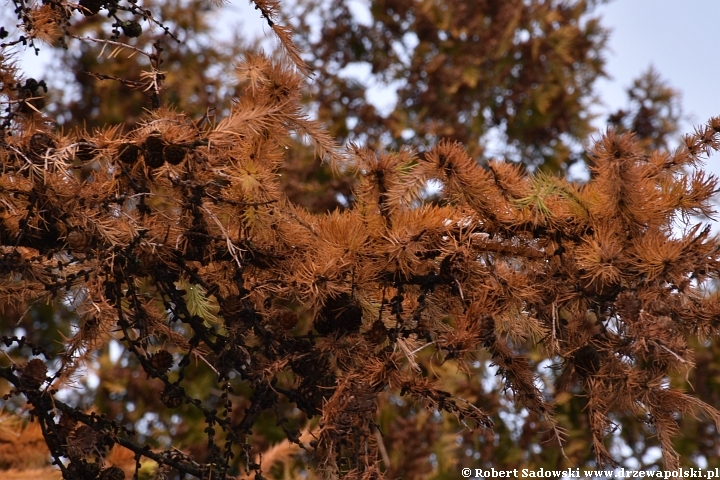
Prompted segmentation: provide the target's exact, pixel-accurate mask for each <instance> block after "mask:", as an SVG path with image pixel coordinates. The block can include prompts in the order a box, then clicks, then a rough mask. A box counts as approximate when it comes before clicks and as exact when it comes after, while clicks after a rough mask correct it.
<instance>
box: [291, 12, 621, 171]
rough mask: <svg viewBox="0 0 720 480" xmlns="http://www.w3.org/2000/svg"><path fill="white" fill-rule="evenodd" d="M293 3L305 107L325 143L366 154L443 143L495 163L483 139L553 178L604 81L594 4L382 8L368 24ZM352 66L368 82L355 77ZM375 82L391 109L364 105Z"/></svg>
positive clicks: (602, 35)
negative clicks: (306, 83)
mask: <svg viewBox="0 0 720 480" xmlns="http://www.w3.org/2000/svg"><path fill="white" fill-rule="evenodd" d="M298 3H299V4H300V6H299V8H298V9H297V11H296V15H294V19H295V20H294V21H295V22H296V23H297V30H298V32H299V33H300V35H299V39H298V42H299V45H300V46H301V47H302V49H303V51H304V52H306V58H307V61H308V63H309V64H310V65H311V66H312V67H313V71H314V72H315V73H316V78H315V81H314V82H313V85H312V92H313V99H314V101H315V102H316V104H317V109H318V116H319V118H320V119H321V120H326V121H328V123H329V124H330V126H329V130H330V132H331V133H332V134H333V135H337V136H340V137H342V138H347V139H350V140H351V141H361V142H363V143H365V144H367V145H369V146H371V147H374V148H377V147H385V146H387V145H388V143H390V145H391V146H392V147H394V148H397V147H399V146H400V145H413V146H416V147H427V146H430V145H434V144H435V143H437V142H438V141H439V140H440V139H442V138H446V139H449V140H453V141H459V142H461V143H463V144H465V145H466V148H467V149H468V153H469V154H470V156H471V157H476V158H477V157H482V156H485V157H486V158H487V157H492V156H493V153H492V152H486V151H485V149H486V143H487V137H488V136H493V138H494V139H495V140H494V141H495V143H501V144H505V148H504V150H505V151H504V155H505V157H507V158H508V159H510V160H514V161H522V162H524V163H526V164H528V165H532V166H534V167H537V166H542V168H544V169H548V170H553V171H554V170H557V169H558V168H560V167H561V166H563V165H565V164H566V163H569V162H572V161H577V160H578V159H580V155H579V154H580V152H581V151H582V148H580V146H581V144H582V143H583V142H584V141H585V140H586V139H587V137H588V135H589V134H590V132H592V130H593V129H592V127H591V125H590V122H591V120H592V116H591V115H589V114H588V112H587V107H588V106H589V104H590V103H591V102H592V100H593V85H594V82H595V80H596V79H597V78H599V77H602V76H604V75H605V72H604V70H603V66H604V59H603V55H602V52H603V48H604V46H605V41H606V38H607V31H606V30H605V29H604V28H602V27H601V25H600V22H599V19H598V18H596V17H593V16H592V7H593V4H594V2H592V1H590V2H585V1H570V2H554V1H553V2H545V1H524V0H512V1H504V2H496V1H482V0H480V1H473V2H467V1H463V0H446V1H442V2H438V1H434V0H381V1H373V2H371V4H370V11H369V12H368V15H367V16H368V17H369V18H361V17H358V16H356V15H353V13H352V12H351V2H344V1H341V0H332V1H330V2H320V1H317V0H300V1H299V2H298ZM310 12H312V13H314V14H315V15H319V16H320V18H321V20H320V25H321V28H320V31H319V32H318V31H316V30H317V28H313V23H316V22H315V21H314V20H313V19H314V18H315V17H314V16H313V15H310V14H309V13H310ZM353 66H354V67H362V66H366V67H367V69H369V74H368V75H367V76H368V77H369V79H370V80H369V81H366V82H364V83H361V82H358V81H357V80H355V79H354V75H353V72H352V70H351V69H350V67H353ZM368 84H369V85H368ZM375 84H378V85H388V86H391V87H397V88H398V92H397V96H398V98H397V104H396V105H395V107H394V110H393V111H392V112H389V113H386V112H383V111H379V110H378V109H377V108H376V107H375V106H374V104H373V102H372V101H371V100H372V98H371V96H372V95H373V93H372V90H371V89H370V88H371V87H372V86H374V85H375ZM478 139H481V140H480V141H478ZM388 140H390V142H388ZM495 148H496V149H497V147H495Z"/></svg>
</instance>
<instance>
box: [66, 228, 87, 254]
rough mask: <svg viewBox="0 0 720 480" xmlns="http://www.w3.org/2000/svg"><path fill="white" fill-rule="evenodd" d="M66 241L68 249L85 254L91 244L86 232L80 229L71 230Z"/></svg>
mask: <svg viewBox="0 0 720 480" xmlns="http://www.w3.org/2000/svg"><path fill="white" fill-rule="evenodd" d="M66 240H67V244H68V247H70V250H72V251H74V252H84V251H85V250H86V249H87V247H88V244H89V243H90V239H89V238H88V236H87V235H86V234H85V232H83V231H82V230H78V229H72V230H70V233H68V234H67V238H66Z"/></svg>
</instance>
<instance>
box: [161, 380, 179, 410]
mask: <svg viewBox="0 0 720 480" xmlns="http://www.w3.org/2000/svg"><path fill="white" fill-rule="evenodd" d="M160 401H161V402H162V403H163V405H165V406H166V407H168V408H178V407H179V406H180V405H182V404H183V402H184V401H185V396H184V392H183V390H182V389H181V388H179V387H176V386H173V385H168V386H166V387H165V389H164V390H163V391H162V393H161V394H160Z"/></svg>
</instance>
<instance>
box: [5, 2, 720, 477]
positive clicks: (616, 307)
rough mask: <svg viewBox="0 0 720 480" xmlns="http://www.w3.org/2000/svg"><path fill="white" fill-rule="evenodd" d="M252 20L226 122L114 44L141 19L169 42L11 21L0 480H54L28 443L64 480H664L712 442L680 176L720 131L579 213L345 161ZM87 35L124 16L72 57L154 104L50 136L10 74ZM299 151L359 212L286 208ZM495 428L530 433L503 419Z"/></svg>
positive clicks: (517, 195) (488, 178)
mask: <svg viewBox="0 0 720 480" xmlns="http://www.w3.org/2000/svg"><path fill="white" fill-rule="evenodd" d="M254 3H255V5H256V6H257V8H258V10H259V11H260V13H261V15H262V16H263V18H264V21H265V22H266V23H267V25H268V27H269V28H270V29H271V30H272V31H273V32H274V33H275V34H276V35H277V37H278V39H279V44H280V45H281V48H282V55H280V56H278V57H277V58H269V57H266V56H264V55H262V54H259V53H250V52H248V53H246V54H245V55H244V57H243V58H242V59H241V60H239V61H238V63H237V68H236V72H235V74H236V76H237V80H238V85H237V88H236V89H235V90H236V93H237V97H236V98H235V101H234V102H233V103H232V104H231V105H229V106H228V112H227V114H226V115H220V116H219V118H218V119H216V120H217V121H207V118H206V117H205V116H204V109H205V106H204V107H203V109H201V110H199V111H183V110H179V109H175V108H170V107H168V106H162V105H163V104H164V98H165V97H166V96H168V97H170V98H178V96H177V90H173V89H174V88H176V87H175V86H172V85H170V84H168V83H167V79H168V77H167V76H166V74H165V72H164V71H163V70H161V68H162V59H163V52H164V50H162V51H161V50H160V49H158V48H153V49H152V50H150V48H151V47H150V45H157V43H154V42H148V43H145V44H144V46H143V47H142V48H140V47H138V46H137V45H134V46H123V43H124V42H125V41H126V39H125V38H124V37H121V33H120V32H124V34H125V35H126V36H127V37H133V35H135V33H137V27H135V26H134V25H132V22H136V23H137V24H138V25H139V22H138V20H139V19H143V20H144V21H146V22H148V23H154V24H155V25H156V26H157V28H159V29H162V30H163V31H165V30H164V24H163V23H162V22H161V21H160V18H161V17H160V16H157V17H154V16H152V15H151V13H148V12H149V11H146V10H144V9H140V7H138V6H137V5H136V4H135V3H127V4H126V3H114V2H113V3H107V2H105V3H100V2H91V1H83V2H80V4H79V5H75V4H71V3H66V2H64V1H57V2H47V3H43V4H25V3H20V2H19V3H17V4H16V5H17V7H18V11H17V13H18V18H19V20H20V21H21V22H22V24H23V27H24V29H25V32H24V36H23V39H24V40H21V39H20V38H17V39H11V40H8V41H7V43H5V44H3V53H2V55H3V57H2V63H1V64H0V85H2V90H1V92H0V93H1V94H2V101H3V104H4V106H5V107H6V109H5V110H4V114H3V118H2V125H1V127H2V132H3V135H2V143H0V161H1V162H2V168H3V170H2V175H0V205H2V207H1V209H0V298H3V299H4V301H5V303H6V304H5V305H4V307H5V308H6V312H5V314H6V315H7V316H8V317H11V318H17V319H18V325H21V326H23V327H26V328H25V333H26V336H21V335H20V332H13V331H11V329H10V327H9V325H10V324H9V323H3V328H4V329H5V330H6V331H4V332H2V333H3V336H2V341H3V343H4V345H5V349H4V353H5V359H4V360H2V362H3V363H2V365H1V366H0V377H1V378H3V379H4V382H3V384H2V387H1V388H2V389H3V394H4V395H5V397H4V405H5V407H6V410H7V412H6V414H4V415H3V416H2V418H0V421H2V424H1V425H2V427H3V428H4V430H3V431H2V432H0V434H2V435H6V434H8V433H9V434H11V435H14V436H15V438H18V439H22V441H19V442H18V443H17V445H15V447H14V448H16V450H13V452H14V456H15V457H16V458H17V459H18V460H17V461H16V462H15V463H12V462H10V463H7V464H2V465H1V466H2V468H19V469H22V468H34V467H36V468H46V467H47V463H42V460H37V459H36V458H30V457H28V456H20V455H19V454H18V452H22V451H23V450H22V449H23V448H24V449H25V450H29V449H37V445H38V443H39V441H42V443H44V444H45V445H46V446H47V448H48V451H49V454H50V456H51V457H52V462H53V465H55V467H56V468H57V469H59V470H60V471H61V474H62V475H63V477H64V478H72V479H75V478H102V479H110V478H123V477H124V476H126V475H130V474H137V475H138V476H140V477H143V478H146V477H147V478H149V477H150V476H156V477H157V476H160V475H169V476H174V477H178V478H181V477H183V476H191V477H197V478H227V477H229V476H240V477H241V478H244V477H250V476H251V475H254V474H255V473H257V474H259V475H266V476H281V475H288V476H290V475H292V472H293V471H295V470H296V469H297V468H298V465H302V466H303V468H310V470H312V475H322V476H326V477H329V478H333V477H338V476H344V477H346V478H378V477H382V476H386V477H387V478H396V477H404V478H418V477H421V476H424V475H427V470H428V469H429V467H428V465H429V460H428V459H429V458H430V457H431V456H432V455H433V454H435V455H436V458H437V462H438V466H437V471H438V475H441V474H443V473H452V472H455V475H456V472H457V470H458V469H459V468H461V467H464V466H477V465H478V464H482V465H486V464H487V465H491V466H495V467H496V468H497V467H500V466H503V465H514V466H517V465H518V464H529V465H539V464H540V460H539V457H540V455H539V449H540V448H541V447H542V448H545V452H544V455H543V456H544V457H545V461H546V462H547V461H548V460H547V458H548V457H549V458H550V460H549V461H550V462H554V463H555V465H558V466H565V467H567V466H571V467H576V466H578V465H582V464H585V463H587V462H588V461H589V458H593V459H594V461H595V462H597V463H598V464H603V465H614V464H615V463H616V461H617V460H618V459H617V458H615V457H614V455H613V453H614V450H613V446H614V442H616V441H617V439H616V436H615V435H614V433H613V432H614V431H615V430H616V429H617V428H618V424H622V429H623V433H625V432H631V433H632V434H633V435H636V436H637V437H638V439H637V441H638V442H640V441H646V442H648V443H649V442H651V441H652V440H651V439H650V438H649V437H650V436H651V435H655V436H656V438H657V441H658V443H659V445H660V447H661V448H662V453H663V462H664V465H665V468H666V469H675V468H677V467H678V466H679V465H680V461H681V459H680V458H679V450H678V449H677V448H676V446H675V445H674V444H673V438H674V436H675V435H676V434H677V432H678V429H679V428H680V424H679V422H680V421H682V422H686V421H688V419H691V418H692V417H694V416H696V415H697V416H699V417H700V418H703V419H704V420H707V419H709V420H712V421H713V422H715V424H716V425H717V424H718V423H719V422H720V413H719V412H717V411H716V410H715V408H713V406H712V405H710V404H708V403H704V402H703V401H701V400H700V399H699V395H701V394H702V393H703V392H698V395H690V394H686V393H684V392H683V391H682V389H680V388H678V386H677V382H676V379H677V377H678V376H680V377H682V376H683V375H690V374H691V372H695V371H694V370H693V367H694V365H695V363H696V362H697V364H698V369H704V370H705V372H706V373H705V374H706V375H707V371H708V370H711V369H712V367H711V363H710V365H708V364H709V362H708V361H707V359H704V360H703V358H702V357H699V358H697V359H694V358H693V348H694V345H696V343H695V342H698V341H699V342H706V341H708V340H710V339H713V338H714V337H715V336H716V335H717V333H718V332H717V331H718V319H719V318H720V302H719V300H718V297H716V296H713V295H709V294H707V292H706V291H704V289H703V288H704V287H706V286H707V284H708V282H711V281H714V280H716V279H717V277H718V274H719V272H720V264H719V263H718V262H719V260H720V259H719V258H718V256H719V255H718V252H719V251H720V244H719V241H718V238H716V237H713V236H711V235H710V231H709V228H708V227H707V226H705V225H702V224H700V223H696V220H693V219H694V218H696V216H708V215H710V214H711V213H712V210H711V197H712V195H713V194H715V193H716V192H717V181H716V179H715V178H714V177H712V176H709V175H706V174H704V173H703V172H702V171H700V170H698V169H697V167H698V166H699V164H700V162H701V160H702V159H703V158H706V157H708V156H709V155H710V154H711V153H712V152H714V151H717V150H718V149H720V117H719V118H714V119H711V120H710V122H709V123H708V124H707V125H706V126H703V127H700V128H698V129H697V130H696V132H695V133H694V134H692V135H688V136H686V137H685V139H684V143H683V144H682V145H681V146H680V147H679V148H677V149H676V150H675V151H672V152H667V151H653V152H650V153H648V152H647V150H646V149H647V148H648V145H647V143H642V141H643V140H644V139H645V138H648V137H644V136H642V135H641V139H640V143H639V142H638V140H637V139H636V138H635V137H633V135H632V134H623V133H619V132H617V131H614V130H610V131H608V132H607V133H606V135H604V136H603V138H601V139H600V140H598V141H597V142H596V143H595V145H594V146H593V147H592V148H591V149H590V151H589V157H588V158H589V159H590V162H591V163H590V168H591V171H592V175H591V179H590V180H589V181H588V182H587V183H586V184H584V185H578V184H574V183H570V182H568V181H566V180H565V179H563V178H559V177H556V176H552V175H549V174H545V173H539V174H537V175H534V176H531V175H528V174H526V173H525V172H524V170H523V169H522V168H521V167H519V166H517V165H513V164H511V163H505V162H502V161H492V162H488V163H487V164H486V165H480V164H478V162H477V161H476V160H475V159H474V158H473V157H472V156H471V155H470V154H469V153H468V152H467V151H466V150H465V149H464V148H463V147H462V146H461V145H460V144H459V143H457V142H454V141H449V140H443V141H438V142H437V143H436V144H434V145H432V146H430V147H428V148H427V149H426V150H424V151H423V152H422V153H421V154H420V153H418V152H416V151H415V150H413V149H409V148H401V149H398V151H396V152H394V153H380V152H375V151H373V150H371V149H368V148H363V147H360V146H354V145H353V146H351V147H350V148H349V149H347V150H345V149H342V148H341V147H340V146H339V145H338V144H337V143H336V142H335V140H334V139H333V136H332V135H331V133H329V132H328V131H326V130H325V129H324V128H323V127H322V125H321V124H320V123H319V122H317V121H314V120H311V119H309V118H308V117H307V115H306V114H305V113H304V108H303V104H302V101H303V97H302V95H303V93H304V92H305V91H306V86H305V77H304V75H306V74H307V73H308V67H307V66H306V65H305V64H304V63H303V61H302V59H301V51H300V50H298V48H297V47H296V46H295V45H294V44H293V43H292V41H291V39H290V31H289V29H288V28H287V27H285V26H284V25H282V24H281V22H280V21H279V17H278V15H279V13H278V5H277V3H276V2H272V1H263V0H257V1H255V2H254ZM578 8H580V7H578ZM78 9H85V10H80V11H83V12H85V13H93V12H95V13H97V12H99V11H100V10H101V9H103V11H104V12H105V11H107V12H108V13H110V16H113V15H114V16H115V24H116V25H115V26H114V27H113V28H114V31H115V33H116V34H117V35H116V36H114V37H112V38H105V39H104V38H95V39H94V40H87V41H88V42H90V43H92V44H95V43H97V44H100V45H105V46H106V47H107V48H108V49H110V48H112V49H113V51H112V52H106V54H110V53H112V56H113V57H115V58H118V57H122V56H123V55H127V53H128V52H132V53H133V54H134V56H135V57H136V58H137V57H142V58H143V59H144V60H142V61H141V62H140V63H139V65H144V68H145V70H144V71H143V72H142V73H137V74H135V73H133V72H135V71H134V70H127V72H128V73H127V75H128V77H124V76H122V75H118V76H117V78H108V79H109V80H113V81H117V82H119V83H121V84H124V85H131V86H132V87H133V88H135V90H136V91H138V92H141V93H144V95H145V98H146V99H147V100H148V104H149V106H150V109H149V110H147V111H146V113H144V114H143V116H142V118H140V120H139V121H138V119H137V118H134V117H128V119H127V122H128V124H127V125H124V124H122V123H121V124H116V125H111V126H105V127H98V128H95V129H92V131H87V130H84V129H75V130H72V131H63V130H62V129H60V128H56V127H55V125H53V123H52V117H50V116H47V115H45V114H44V113H43V112H42V110H43V109H44V108H45V106H44V105H43V100H44V99H43V98H42V97H44V93H45V89H44V87H43V85H41V84H40V82H37V81H35V80H33V81H32V82H31V81H30V80H31V79H26V78H23V77H22V75H21V73H20V72H18V71H17V69H16V68H15V66H14V64H13V61H12V57H10V56H9V55H8V53H7V52H8V51H9V48H10V47H12V45H13V44H21V43H23V42H26V43H27V42H31V43H34V42H36V41H40V40H44V39H52V38H56V37H57V36H58V35H62V36H63V38H69V36H70V35H71V34H72V33H71V28H72V25H73V24H74V23H73V22H74V21H75V20H77V19H78V17H79V15H78V13H77V11H78ZM73 11H75V13H73ZM523 11H524V10H523ZM88 16H89V17H90V18H94V17H93V16H92V15H88ZM126 16H127V18H126ZM130 18H132V20H131V19H130ZM66 21H67V22H70V25H68V24H67V23H66ZM128 22H130V23H128ZM500 24H502V23H500ZM128 32H129V33H130V34H132V35H129V34H128ZM141 35H142V34H141ZM133 38H134V37H133ZM99 48H100V47H99ZM343 51H344V50H343ZM104 61H106V62H107V59H105V60H104ZM118 61H120V60H118ZM123 61H124V59H123ZM108 65H112V62H108ZM123 75H124V74H123ZM96 78H97V75H96ZM33 82H34V83H33ZM177 88H180V87H179V86H178V87H177ZM330 90H331V89H329V90H328V91H330ZM165 92H167V93H165ZM132 98H135V97H132ZM132 98H131V100H132ZM138 98H140V97H138ZM101 101H102V100H101ZM129 103H132V101H130V102H129ZM139 103H142V102H139ZM146 105H147V104H146ZM128 108H137V107H136V106H133V107H128ZM79 111H82V110H79ZM54 112H55V111H54ZM70 118H74V117H73V116H71V117H70ZM123 126H127V127H128V132H127V133H124V132H123V130H122V127H123ZM332 128H333V127H332V125H331V126H330V132H332V131H333V130H332ZM438 136H440V135H439V134H438ZM288 147H292V149H291V150H288ZM303 150H313V151H314V158H315V161H316V162H317V163H319V162H320V161H322V162H324V163H325V164H326V165H328V166H329V168H332V169H334V170H335V171H336V172H337V173H338V174H342V175H347V176H349V177H351V178H353V179H354V181H355V182H356V185H355V188H354V190H353V193H352V195H353V197H354V202H353V203H352V205H350V208H348V209H345V210H335V211H333V212H329V213H324V214H315V213H312V212H310V211H309V210H308V209H307V208H305V207H303V206H301V205H299V204H298V203H296V202H293V201H291V200H290V199H289V198H288V196H287V195H286V194H285V193H284V191H283V185H282V184H281V180H280V178H279V177H278V173H279V172H280V171H282V169H283V166H284V164H285V162H286V161H288V159H292V158H293V157H292V156H293V155H296V154H297V153H293V152H297V151H301V152H302V151H303ZM429 180H433V181H435V182H436V183H437V184H438V185H440V187H441V192H440V194H439V198H438V201H436V202H426V201H425V186H426V185H427V182H428V181H429ZM51 306H52V308H51ZM41 319H42V320H43V322H44V324H45V325H50V326H51V328H50V329H49V331H48V332H43V331H39V330H38V329H35V328H34V325H37V324H40V323H41V322H40V320H41ZM33 321H34V322H35V323H33ZM5 322H6V321H5ZM68 322H70V323H69V324H68ZM110 344H114V345H121V346H122V350H123V351H122V353H121V358H122V360H121V361H115V360H113V359H112V358H111V355H110V354H109V345H110ZM543 365H545V366H550V367H551V368H550V369H547V368H545V369H543V368H542V366H543ZM88 371H96V372H97V374H98V377H99V378H98V381H99V385H98V386H97V387H92V386H91V385H90V384H89V383H88V382H86V381H84V379H83V376H84V375H85V372H88ZM692 374H693V375H694V374H695V373H692ZM493 376H495V377H498V382H497V383H493V381H492V380H493ZM72 387H79V388H75V389H73V388H72ZM501 392H502V393H504V394H503V395H500V393H501ZM88 399H89V402H88ZM507 412H511V413H515V414H516V416H517V418H523V419H525V422H524V423H523V427H522V429H521V431H519V432H518V431H513V429H512V428H510V422H504V421H499V417H500V418H501V417H502V413H507ZM23 418H30V419H31V420H32V423H31V424H29V425H27V424H25V423H24V422H23V421H22V419H23ZM448 424H452V426H453V428H454V429H455V431H457V430H459V429H463V431H464V433H461V434H460V438H461V439H462V443H458V442H456V437H455V435H452V434H449V433H448V431H449V430H450V429H448V428H447V426H448ZM198 425H201V426H202V427H201V428H196V427H197V426H198ZM41 439H42V440H41ZM509 441H511V442H516V443H517V444H519V445H520V446H521V447H522V449H523V450H524V451H525V454H524V455H525V456H523V457H512V455H516V453H517V450H510V449H508V448H507V444H508V442H509ZM547 442H552V443H550V444H548V443H547ZM548 445H550V446H551V448H548ZM466 446H471V450H472V452H473V454H477V456H478V460H475V459H473V457H472V456H471V457H467V456H463V454H462V452H458V451H457V450H458V449H459V448H464V447H466ZM448 452H450V454H448ZM438 453H439V454H438ZM260 454H262V455H260ZM11 455H12V454H6V455H3V457H2V459H6V458H10V456H11ZM19 460H22V461H24V462H25V463H20V462H19ZM4 461H5V460H4ZM308 475H310V473H308Z"/></svg>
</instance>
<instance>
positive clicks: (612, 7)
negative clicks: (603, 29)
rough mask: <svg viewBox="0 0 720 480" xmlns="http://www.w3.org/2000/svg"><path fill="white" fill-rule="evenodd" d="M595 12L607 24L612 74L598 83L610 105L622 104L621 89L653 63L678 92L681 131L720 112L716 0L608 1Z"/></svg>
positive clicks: (718, 8)
mask: <svg viewBox="0 0 720 480" xmlns="http://www.w3.org/2000/svg"><path fill="white" fill-rule="evenodd" d="M598 12H599V13H600V14H601V15H602V17H603V21H602V23H603V24H604V25H605V26H607V27H609V28H611V29H612V32H611V34H610V42H609V46H610V49H611V52H610V53H609V54H608V56H607V71H608V73H609V74H610V75H611V76H612V79H610V80H601V81H600V82H599V83H598V87H599V89H598V90H599V93H600V97H601V98H602V99H603V101H604V102H605V103H606V104H607V105H608V106H609V107H610V110H616V109H617V108H621V107H622V106H623V105H624V104H625V98H626V96H625V92H624V89H626V88H627V87H628V86H630V84H631V83H632V80H633V79H634V78H636V77H637V76H638V75H639V74H640V73H642V72H643V71H645V70H646V69H647V67H648V66H649V65H653V66H654V67H655V68H656V69H657V70H658V72H659V73H660V75H661V77H662V78H664V79H665V80H667V82H668V83H669V84H670V86H672V87H673V88H676V89H678V90H680V92H681V93H682V106H683V111H684V113H685V114H686V121H685V124H684V125H683V127H684V128H683V130H684V131H688V132H689V131H691V128H692V126H693V125H697V124H699V123H704V122H706V121H707V120H708V119H709V118H710V117H712V116H720V54H718V49H717V47H718V43H719V42H720V37H719V36H718V32H720V1H718V0H682V1H679V0H614V1H612V2H610V3H608V4H606V5H602V6H601V7H600V8H599V9H598Z"/></svg>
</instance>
